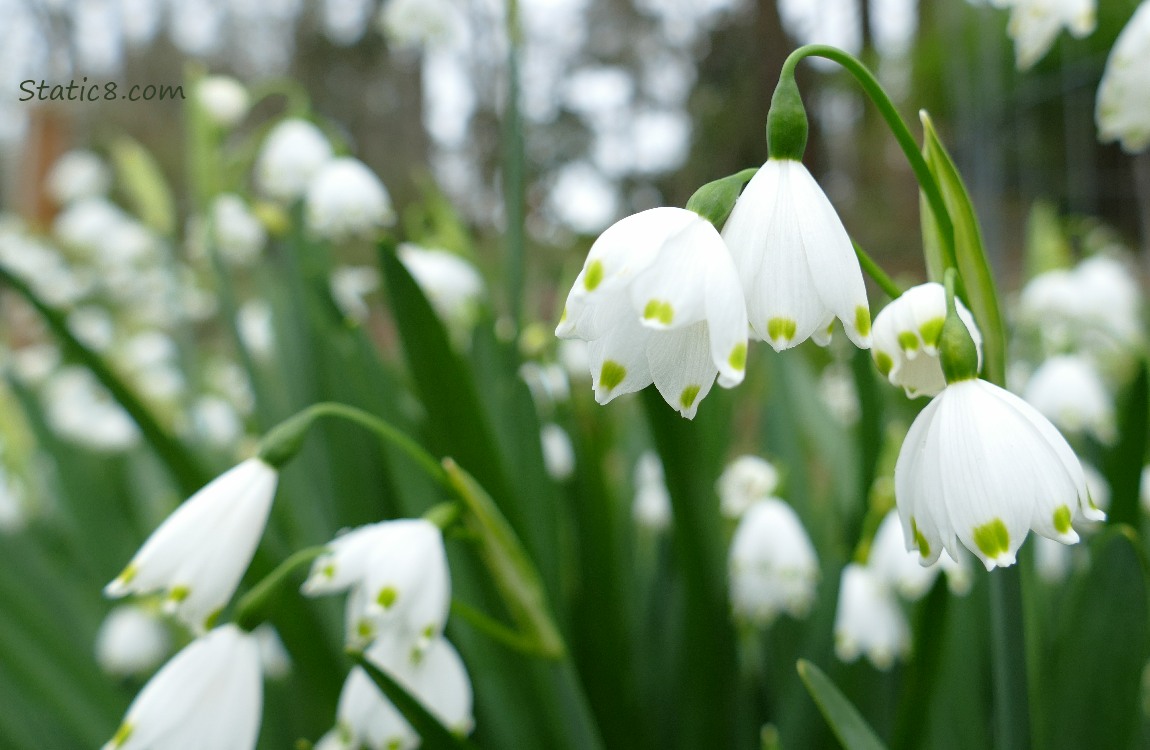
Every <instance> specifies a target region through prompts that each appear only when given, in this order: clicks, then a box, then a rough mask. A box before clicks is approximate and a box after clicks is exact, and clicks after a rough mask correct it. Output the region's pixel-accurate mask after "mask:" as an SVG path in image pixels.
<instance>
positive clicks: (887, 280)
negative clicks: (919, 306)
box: [851, 240, 902, 299]
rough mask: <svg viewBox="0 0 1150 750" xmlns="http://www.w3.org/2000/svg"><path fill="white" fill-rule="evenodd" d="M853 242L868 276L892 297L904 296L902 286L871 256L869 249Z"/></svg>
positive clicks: (856, 253) (860, 262) (860, 263)
mask: <svg viewBox="0 0 1150 750" xmlns="http://www.w3.org/2000/svg"><path fill="white" fill-rule="evenodd" d="M851 244H852V245H854V249H855V255H856V256H858V259H859V265H861V266H862V270H864V271H866V274H867V276H870V277H871V278H872V279H874V282H875V283H876V284H878V285H879V287H881V288H882V290H883V291H884V292H886V296H888V297H890V298H891V299H898V298H899V297H900V296H902V287H900V286H899V285H898V284H897V283H895V280H894V279H892V278H891V277H890V276H889V275H888V274H887V272H886V271H884V270H883V269H882V266H880V265H879V264H878V263H876V262H875V260H874V258H872V257H870V255H868V254H867V251H866V250H863V249H862V247H860V246H859V243H857V242H855V241H854V240H851Z"/></svg>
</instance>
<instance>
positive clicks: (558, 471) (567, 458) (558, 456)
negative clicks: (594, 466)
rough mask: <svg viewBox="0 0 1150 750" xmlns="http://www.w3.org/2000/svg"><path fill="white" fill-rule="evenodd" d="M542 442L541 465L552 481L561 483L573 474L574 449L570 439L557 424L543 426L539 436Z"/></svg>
mask: <svg viewBox="0 0 1150 750" xmlns="http://www.w3.org/2000/svg"><path fill="white" fill-rule="evenodd" d="M540 439H541V440H542V441H543V463H544V465H546V467H547V473H548V474H549V475H550V476H551V478H552V479H554V480H556V481H559V482H562V481H564V480H567V479H570V478H571V475H572V474H574V473H575V449H574V448H573V447H572V446H571V438H570V437H569V436H568V435H567V433H566V432H565V431H564V430H563V428H562V427H560V426H559V425H557V424H552V423H548V424H545V425H543V429H542V431H541V434H540Z"/></svg>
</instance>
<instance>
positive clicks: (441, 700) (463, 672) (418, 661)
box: [316, 634, 475, 750]
mask: <svg viewBox="0 0 1150 750" xmlns="http://www.w3.org/2000/svg"><path fill="white" fill-rule="evenodd" d="M365 656H366V657H367V659H368V660H369V661H371V662H372V663H373V664H374V665H375V666H377V667H379V669H381V670H382V671H384V672H385V673H387V674H388V676H390V677H391V678H392V679H393V680H395V681H396V682H398V683H399V684H400V685H401V686H403V688H404V689H405V690H407V691H408V693H410V694H411V696H412V697H414V698H416V699H417V700H419V701H420V702H421V703H422V704H423V705H424V707H425V708H426V709H427V710H428V712H430V713H431V714H432V715H433V716H435V717H436V718H437V719H439V721H440V722H441V723H442V724H443V725H444V726H445V727H447V728H448V729H449V730H450V731H452V732H455V733H456V734H458V735H460V736H465V735H467V734H468V733H469V732H470V731H471V728H472V727H473V726H474V723H475V721H474V718H473V717H472V691H471V680H470V678H469V677H468V675H467V668H466V667H465V666H464V664H463V660H462V659H461V658H460V657H459V653H458V652H457V651H456V650H455V648H454V647H453V646H452V645H451V644H450V643H448V642H447V640H446V639H444V638H442V637H439V638H436V639H435V640H433V641H432V642H431V643H430V644H428V646H427V647H426V648H425V649H423V650H422V651H417V652H413V651H412V650H411V648H410V646H409V644H406V643H405V642H404V641H403V640H402V639H401V638H396V637H395V636H394V634H385V635H381V636H380V638H379V639H378V640H376V641H375V642H374V643H373V644H372V645H371V647H370V648H368V650H367V651H366V652H365ZM419 745H420V738H419V735H418V734H417V733H416V731H415V730H414V729H413V728H412V727H411V725H410V724H408V723H407V720H406V719H404V718H403V715H402V714H401V713H400V712H399V711H398V710H397V709H396V708H395V706H393V705H392V703H391V701H389V700H388V699H387V698H386V697H385V696H384V695H383V693H382V692H380V690H379V688H378V687H377V686H376V685H375V683H374V682H372V680H371V678H370V677H369V676H368V675H367V673H366V672H365V671H364V670H363V669H361V668H360V667H356V668H354V669H353V670H352V671H351V672H350V674H348V677H347V681H346V682H344V685H343V690H342V691H341V692H340V696H339V709H338V712H337V717H336V726H335V729H333V730H332V731H330V732H328V733H327V734H326V735H324V737H323V738H322V739H321V740H320V741H319V742H318V743H316V748H317V750H359V748H369V749H370V750H395V749H402V750H409V749H413V748H417V747H419Z"/></svg>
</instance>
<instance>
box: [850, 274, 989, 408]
mask: <svg viewBox="0 0 1150 750" xmlns="http://www.w3.org/2000/svg"><path fill="white" fill-rule="evenodd" d="M955 307H956V308H957V310H958V317H959V319H960V320H961V321H962V322H963V324H964V325H965V326H966V330H967V331H968V332H969V333H970V337H971V339H972V340H973V341H974V345H975V349H976V350H977V352H978V366H979V367H980V368H981V366H982V334H981V333H979V330H978V326H977V325H975V323H974V317H973V316H972V315H971V314H970V311H969V310H967V309H966V306H965V305H963V304H962V301H961V300H957V299H956V300H955ZM945 321H946V289H944V288H943V286H942V284H938V283H935V282H930V283H927V284H920V285H918V286H916V287H911V288H910V289H907V290H906V291H905V292H903V293H902V294H901V295H900V296H899V297H898V298H897V299H894V300H892V301H891V303H890V304H889V305H887V306H886V307H884V308H883V309H882V310H881V311H880V312H879V314H878V315H877V316H875V319H874V346H873V347H872V348H871V358H873V359H874V363H875V366H876V367H878V370H879V372H881V373H882V374H883V376H884V377H886V379H887V380H889V381H890V383H891V385H897V386H900V387H902V389H903V390H904V391H906V395H907V396H908V397H909V398H917V397H918V396H935V395H938V393H939V392H940V391H942V389H943V387H945V386H946V378H944V377H943V374H942V364H941V363H940V362H939V358H938V343H939V337H940V336H941V335H942V326H943V323H944V322H945Z"/></svg>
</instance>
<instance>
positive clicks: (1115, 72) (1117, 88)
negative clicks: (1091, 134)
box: [1094, 0, 1150, 153]
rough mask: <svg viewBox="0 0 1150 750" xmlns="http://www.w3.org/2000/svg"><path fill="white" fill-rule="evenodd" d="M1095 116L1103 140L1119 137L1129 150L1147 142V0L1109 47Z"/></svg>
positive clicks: (1149, 83) (1149, 88) (1149, 58)
mask: <svg viewBox="0 0 1150 750" xmlns="http://www.w3.org/2000/svg"><path fill="white" fill-rule="evenodd" d="M1094 120H1095V122H1096V123H1097V125H1098V138H1099V140H1101V141H1102V142H1104V143H1109V142H1111V141H1120V142H1121V143H1122V148H1124V149H1125V150H1126V151H1128V152H1130V153H1135V152H1138V151H1142V150H1143V149H1145V148H1146V147H1147V146H1150V1H1146V0H1144V1H1143V2H1142V4H1140V5H1139V6H1138V8H1137V10H1135V11H1134V15H1133V16H1132V17H1131V18H1130V21H1129V22H1128V23H1127V24H1126V26H1125V28H1123V29H1122V33H1121V34H1119V35H1118V39H1117V41H1115V43H1114V47H1112V48H1111V50H1110V57H1109V58H1107V60H1106V70H1105V72H1104V73H1103V74H1102V82H1101V83H1100V84H1099V85H1098V100H1097V103H1096V105H1095V108H1094Z"/></svg>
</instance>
